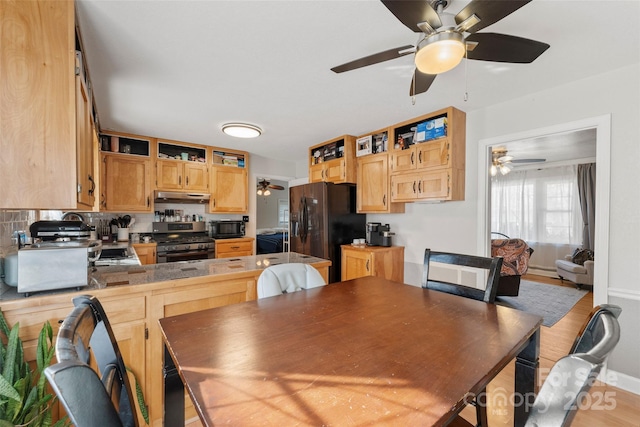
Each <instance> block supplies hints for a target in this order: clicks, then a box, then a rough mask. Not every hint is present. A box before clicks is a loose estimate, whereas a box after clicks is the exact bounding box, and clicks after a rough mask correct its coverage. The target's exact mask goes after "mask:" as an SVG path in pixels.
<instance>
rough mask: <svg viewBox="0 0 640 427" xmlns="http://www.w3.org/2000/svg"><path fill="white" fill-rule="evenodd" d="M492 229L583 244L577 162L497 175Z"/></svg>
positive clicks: (493, 185)
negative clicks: (573, 164)
mask: <svg viewBox="0 0 640 427" xmlns="http://www.w3.org/2000/svg"><path fill="white" fill-rule="evenodd" d="M491 230H492V231H496V232H499V233H503V234H506V235H507V236H510V237H514V238H516V237H517V238H520V239H523V240H525V241H527V242H538V243H552V244H569V245H581V243H582V242H581V240H582V216H581V213H580V202H579V196H578V186H577V175H576V166H560V167H553V168H547V169H541V170H527V171H512V172H511V173H509V174H507V175H504V176H496V177H494V178H493V179H492V182H491Z"/></svg>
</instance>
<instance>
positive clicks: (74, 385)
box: [44, 296, 138, 427]
mask: <svg viewBox="0 0 640 427" xmlns="http://www.w3.org/2000/svg"><path fill="white" fill-rule="evenodd" d="M73 304H74V305H75V308H74V309H73V311H72V312H71V313H70V314H69V315H68V316H67V318H66V319H65V320H64V322H63V323H62V326H61V327H60V330H59V331H58V337H57V340H56V358H57V360H58V363H57V364H55V365H52V366H49V367H47V368H46V369H45V371H44V373H45V375H46V377H47V379H48V380H49V383H50V384H51V387H52V388H53V390H54V391H55V393H56V395H57V396H58V398H59V399H60V401H61V402H62V404H63V405H64V408H65V409H66V411H67V414H68V415H69V418H70V419H71V422H72V423H73V424H74V425H75V426H76V427H92V426H96V427H97V426H101V427H105V426H106V427H111V426H124V427H137V426H138V419H137V417H136V411H135V402H134V398H133V394H132V392H131V386H130V384H129V378H128V376H127V371H126V368H125V365H124V362H123V360H122V355H121V354H120V350H119V349H118V344H117V342H116V340H115V338H114V335H113V332H112V330H111V325H110V324H109V321H108V319H107V316H106V314H105V312H104V309H103V308H102V305H101V304H100V302H99V301H98V300H97V299H96V298H95V297H91V296H80V297H76V298H74V299H73ZM91 365H93V366H96V369H97V371H96V370H94V368H92V367H91Z"/></svg>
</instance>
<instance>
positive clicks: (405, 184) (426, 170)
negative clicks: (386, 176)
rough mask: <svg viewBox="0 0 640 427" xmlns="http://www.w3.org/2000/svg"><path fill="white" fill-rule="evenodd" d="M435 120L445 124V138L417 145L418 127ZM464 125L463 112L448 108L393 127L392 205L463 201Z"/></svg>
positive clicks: (441, 136) (440, 136)
mask: <svg viewBox="0 0 640 427" xmlns="http://www.w3.org/2000/svg"><path fill="white" fill-rule="evenodd" d="M434 120H440V121H441V122H442V123H444V130H443V134H442V135H438V136H437V137H436V138H434V139H429V140H427V141H424V142H414V141H413V138H415V135H417V134H418V133H419V132H416V127H418V126H420V125H421V124H422V125H424V124H425V123H433V121H434ZM465 121H466V115H465V113H464V112H462V111H460V110H457V109H455V108H453V107H449V108H446V109H443V110H440V111H436V112H433V113H430V114H427V115H424V116H421V117H418V118H415V119H412V120H408V121H406V122H403V123H399V124H397V125H395V126H394V131H393V135H394V141H396V144H395V145H396V148H394V149H393V150H390V155H391V158H390V159H391V160H390V162H391V165H390V171H391V200H392V202H412V201H419V200H434V201H450V200H464V180H465V145H466V141H465V138H466V135H465ZM411 130H413V131H411Z"/></svg>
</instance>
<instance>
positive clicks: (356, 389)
mask: <svg viewBox="0 0 640 427" xmlns="http://www.w3.org/2000/svg"><path fill="white" fill-rule="evenodd" d="M541 322H542V318H541V317H540V316H537V315H533V314H529V313H525V312H523V311H518V310H515V309H512V308H508V307H504V306H501V305H496V304H489V303H485V302H482V301H476V300H472V299H468V298H463V297H460V296H456V295H450V294H446V293H443V292H438V291H435V290H428V289H424V288H421V287H417V286H412V285H407V284H404V283H398V282H393V281H390V280H387V279H384V278H381V277H373V276H370V277H362V278H357V279H353V280H347V281H343V282H337V283H332V284H329V285H326V286H322V287H319V288H314V289H308V290H302V291H299V292H294V293H287V294H283V295H278V296H274V297H270V298H263V299H259V300H256V301H248V302H243V303H238V304H232V305H227V306H223V307H218V308H212V309H207V310H202V311H196V312H192V313H189V314H184V315H178V316H171V317H165V318H163V319H161V320H159V323H160V328H161V330H162V334H163V339H164V345H165V351H164V355H165V360H164V362H163V363H164V372H163V375H164V404H165V408H164V413H165V417H164V425H165V426H167V427H172V426H178V425H180V426H184V425H185V419H184V405H185V389H186V391H187V393H188V396H189V397H190V399H191V400H192V402H193V405H194V407H195V411H196V413H197V415H198V417H199V418H200V421H201V423H202V424H203V425H204V426H214V425H223V424H225V425H226V424H228V425H243V426H245V425H246V426H249V425H279V426H284V425H304V426H324V425H335V426H350V425H353V426H360V425H371V424H375V425H403V426H405V425H420V426H443V425H447V424H448V423H449V422H451V421H452V420H453V419H454V418H455V417H456V416H457V414H458V413H459V412H460V411H461V410H462V409H463V408H464V407H465V406H466V405H467V404H469V403H470V401H472V400H473V398H474V396H476V395H478V394H479V393H481V392H483V390H484V389H485V388H486V386H487V384H488V383H489V382H490V381H491V380H492V379H493V378H494V377H495V376H496V375H497V374H498V373H499V372H500V371H501V370H502V369H503V368H505V367H506V366H507V365H508V364H509V363H510V362H511V361H512V360H513V359H516V362H515V384H514V395H513V396H511V401H512V402H520V404H516V405H514V406H515V408H514V425H515V426H521V425H524V422H525V420H526V417H527V411H528V409H529V405H528V404H526V403H527V402H528V403H531V399H532V398H533V397H534V396H535V392H536V387H537V386H536V383H537V381H536V376H537V369H538V358H539V349H540V325H541Z"/></svg>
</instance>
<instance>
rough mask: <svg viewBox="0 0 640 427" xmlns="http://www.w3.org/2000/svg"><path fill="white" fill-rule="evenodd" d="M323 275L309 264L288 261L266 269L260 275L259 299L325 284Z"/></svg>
mask: <svg viewBox="0 0 640 427" xmlns="http://www.w3.org/2000/svg"><path fill="white" fill-rule="evenodd" d="M324 285H326V282H325V280H324V278H323V277H322V275H321V274H320V273H319V272H318V270H316V269H315V268H313V267H312V266H310V265H308V264H303V263H295V262H292V263H286V264H277V265H272V266H271V267H267V268H265V269H264V271H263V272H262V274H260V277H258V299H261V298H267V297H272V296H276V295H282V294H286V293H290V292H296V291H299V290H301V289H311V288H316V287H318V286H324Z"/></svg>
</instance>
